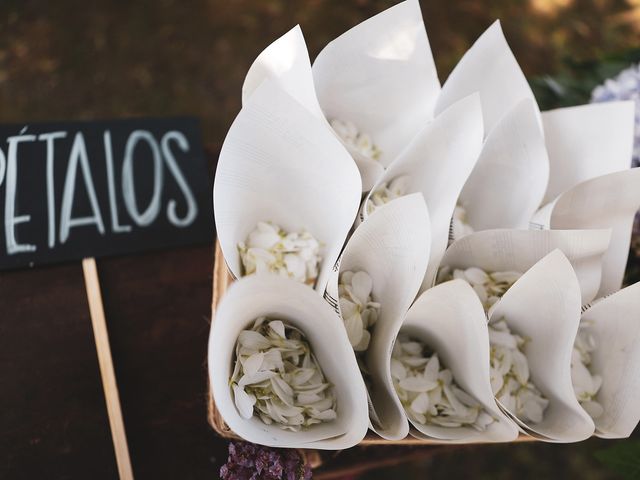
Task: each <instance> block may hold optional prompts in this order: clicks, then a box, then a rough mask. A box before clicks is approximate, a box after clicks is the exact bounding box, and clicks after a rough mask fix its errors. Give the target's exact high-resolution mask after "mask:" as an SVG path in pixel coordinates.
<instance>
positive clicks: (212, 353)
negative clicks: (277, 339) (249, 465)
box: [208, 274, 369, 450]
mask: <svg viewBox="0 0 640 480" xmlns="http://www.w3.org/2000/svg"><path fill="white" fill-rule="evenodd" d="M261 316H267V317H271V318H278V319H281V320H283V321H285V322H286V323H289V324H290V325H292V326H295V327H297V328H299V329H300V330H301V331H302V332H303V333H304V335H305V336H306V339H307V341H308V342H309V344H310V346H311V348H312V350H313V353H314V355H315V356H316V359H317V360H318V364H319V365H320V368H321V369H322V371H323V373H324V375H325V377H326V378H327V379H328V381H329V382H331V384H332V385H333V388H334V392H335V394H336V398H337V407H336V413H337V418H336V420H333V421H330V422H325V423H320V424H317V425H313V426H311V427H309V428H308V429H306V430H301V431H299V432H291V431H287V430H282V429H281V428H279V427H278V426H277V425H275V424H272V425H266V424H265V423H263V422H262V421H261V420H260V419H259V418H258V417H257V416H253V417H252V418H250V419H245V418H243V417H242V416H241V415H240V414H239V412H238V410H237V408H236V406H235V403H234V400H233V396H232V393H231V389H230V387H229V378H230V377H231V373H232V371H233V366H234V363H233V362H234V358H235V346H236V341H237V338H238V335H239V334H240V332H241V331H242V330H244V329H247V328H250V327H251V325H252V324H253V322H254V320H255V319H256V318H258V317H261ZM208 361H209V377H210V381H211V388H212V391H213V398H214V400H215V402H216V407H217V408H218V410H219V411H220V413H221V415H222V417H223V418H224V420H225V422H226V423H227V425H229V427H230V428H231V430H233V431H234V432H235V433H236V434H238V435H239V436H241V437H242V438H244V439H245V440H247V441H250V442H253V443H258V444H260V445H268V446H271V447H286V448H316V449H330V450H340V449H344V448H349V447H352V446H354V445H356V444H357V443H358V442H360V440H362V438H364V436H365V434H366V432H367V427H368V423H369V418H368V415H367V409H366V405H367V393H366V389H365V386H364V382H363V381H362V377H361V376H360V371H359V369H358V364H357V362H356V359H355V356H354V354H353V350H352V349H351V345H350V344H349V340H348V339H347V335H346V333H345V330H344V327H343V326H342V324H341V321H340V319H339V318H338V316H337V315H336V314H335V313H334V312H333V310H332V309H331V307H329V305H328V304H327V303H326V302H325V301H324V300H322V298H321V297H320V296H318V295H316V294H315V293H314V292H313V290H311V289H310V288H309V287H307V286H305V285H303V284H300V283H298V282H296V281H294V280H290V279H287V278H282V277H278V276H276V275H269V274H266V275H254V276H251V277H246V278H243V279H241V280H239V281H237V282H235V283H234V284H232V285H231V287H230V288H229V290H228V291H227V293H226V295H225V296H224V298H223V299H222V301H221V302H220V305H219V306H218V309H217V312H216V316H215V320H214V323H213V326H212V328H211V334H210V337H209V359H208Z"/></svg>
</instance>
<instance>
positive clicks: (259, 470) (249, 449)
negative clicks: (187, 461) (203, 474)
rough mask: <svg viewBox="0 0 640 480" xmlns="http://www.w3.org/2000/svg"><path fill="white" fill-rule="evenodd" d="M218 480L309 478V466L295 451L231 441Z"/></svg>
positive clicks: (306, 479) (290, 479) (288, 479)
mask: <svg viewBox="0 0 640 480" xmlns="http://www.w3.org/2000/svg"><path fill="white" fill-rule="evenodd" d="M220 478H222V480H309V479H310V478H311V468H310V467H309V465H307V464H306V463H305V462H304V459H303V458H302V456H301V455H300V453H299V452H298V451H297V450H287V449H274V448H268V447H262V446H260V445H254V444H252V443H246V442H231V443H230V444H229V458H228V459H227V463H226V464H224V465H223V466H222V468H220Z"/></svg>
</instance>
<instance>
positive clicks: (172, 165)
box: [161, 130, 198, 227]
mask: <svg viewBox="0 0 640 480" xmlns="http://www.w3.org/2000/svg"><path fill="white" fill-rule="evenodd" d="M172 140H175V141H176V142H177V144H178V147H179V148H180V150H182V151H183V152H188V151H189V141H188V140H187V138H186V137H185V136H184V135H183V134H182V132H178V131H176V130H172V131H170V132H167V133H166V134H165V135H164V136H163V137H162V142H161V144H162V154H163V156H164V160H165V162H166V163H167V167H168V168H169V171H170V172H171V174H172V175H173V177H174V178H175V180H176V183H177V184H178V187H180V190H181V191H182V194H183V195H184V198H185V200H186V202H187V213H186V215H185V216H184V217H183V218H179V217H178V215H177V213H176V203H177V202H176V201H175V200H173V199H172V200H169V204H168V206H167V217H168V218H169V221H170V222H171V223H172V224H174V225H175V226H177V227H188V226H189V225H191V224H192V223H193V221H194V220H195V219H196V216H197V215H198V204H197V203H196V200H195V198H194V197H193V193H192V192H191V189H190V188H189V185H188V184H187V181H186V180H185V179H184V175H183V174H182V171H181V170H180V167H178V163H177V162H176V159H175V157H174V155H173V152H172V151H171V146H170V142H171V141H172Z"/></svg>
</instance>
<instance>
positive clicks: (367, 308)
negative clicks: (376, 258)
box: [338, 271, 380, 352]
mask: <svg viewBox="0 0 640 480" xmlns="http://www.w3.org/2000/svg"><path fill="white" fill-rule="evenodd" d="M372 287H373V281H372V280H371V277H370V276H369V274H368V273H367V272H364V271H359V272H350V271H346V272H342V273H341V274H340V279H339V281H338V295H339V296H340V311H341V312H342V318H343V320H344V325H345V328H346V330H347V336H348V337H349V342H350V343H351V346H352V347H353V349H354V350H355V351H356V352H364V351H365V350H366V349H367V348H368V347H369V341H370V340H371V330H370V329H371V327H373V325H374V324H375V323H376V321H377V320H378V312H379V310H380V304H379V303H377V302H374V301H373V299H372V297H371V289H372Z"/></svg>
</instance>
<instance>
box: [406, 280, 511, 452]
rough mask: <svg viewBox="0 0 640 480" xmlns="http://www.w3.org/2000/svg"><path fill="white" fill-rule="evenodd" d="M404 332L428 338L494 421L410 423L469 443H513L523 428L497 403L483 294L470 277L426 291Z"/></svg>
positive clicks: (424, 434) (420, 433)
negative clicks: (476, 424)
mask: <svg viewBox="0 0 640 480" xmlns="http://www.w3.org/2000/svg"><path fill="white" fill-rule="evenodd" d="M401 331H402V332H403V333H406V334H408V335H410V336H411V337H413V338H416V339H418V340H420V341H421V342H423V343H424V344H425V345H427V347H429V349H430V350H433V351H434V352H435V353H437V354H438V357H439V358H440V361H441V364H442V365H443V366H444V367H446V368H448V369H449V370H451V373H452V374H453V379H454V380H453V381H454V382H455V383H456V384H457V385H458V386H459V387H460V388H461V389H463V390H464V391H465V392H467V393H468V394H469V395H471V396H472V397H474V398H475V399H476V400H477V401H478V403H479V404H480V405H482V406H483V407H484V409H485V410H486V412H487V413H489V414H490V415H491V416H493V417H494V418H495V421H494V422H493V423H492V424H491V425H489V427H487V429H486V430H485V431H484V432H480V431H478V430H476V429H474V428H473V427H470V426H465V427H457V428H452V427H440V426H437V425H421V424H419V423H416V422H411V423H412V425H413V427H414V428H415V431H413V430H412V432H411V433H412V435H414V436H416V437H418V438H431V439H440V440H446V441H451V442H453V443H466V442H508V441H512V440H515V438H516V437H517V436H518V429H517V428H516V426H515V424H514V423H513V422H512V421H511V420H510V419H509V418H507V416H506V415H505V414H504V413H502V411H501V410H500V409H499V408H498V406H497V405H496V402H495V399H494V396H493V392H492V391H491V381H490V375H489V361H490V360H489V332H488V330H487V319H486V316H485V314H484V310H483V308H482V304H481V303H480V300H479V299H478V296H477V295H476V293H475V292H474V291H473V289H472V288H471V287H470V286H469V284H468V283H467V282H464V281H462V280H452V281H450V282H445V283H443V284H440V285H437V286H435V287H433V288H431V289H429V290H427V291H426V292H424V293H423V294H422V295H420V297H419V298H418V299H417V300H416V301H415V303H414V304H413V305H412V307H411V308H410V309H409V313H408V314H407V318H406V319H405V321H404V323H403V325H402V329H401Z"/></svg>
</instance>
